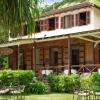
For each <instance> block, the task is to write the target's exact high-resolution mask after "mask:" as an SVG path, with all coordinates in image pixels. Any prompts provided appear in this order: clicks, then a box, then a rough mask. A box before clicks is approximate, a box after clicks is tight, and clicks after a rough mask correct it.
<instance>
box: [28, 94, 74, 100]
mask: <svg viewBox="0 0 100 100" xmlns="http://www.w3.org/2000/svg"><path fill="white" fill-rule="evenodd" d="M26 100H73V95H72V94H45V95H30V96H26Z"/></svg>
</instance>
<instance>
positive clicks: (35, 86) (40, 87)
mask: <svg viewBox="0 0 100 100" xmlns="http://www.w3.org/2000/svg"><path fill="white" fill-rule="evenodd" d="M48 89H49V88H48V85H47V84H44V83H43V82H36V83H31V84H29V85H28V86H27V87H26V88H25V92H26V93H34V94H44V93H47V92H48Z"/></svg>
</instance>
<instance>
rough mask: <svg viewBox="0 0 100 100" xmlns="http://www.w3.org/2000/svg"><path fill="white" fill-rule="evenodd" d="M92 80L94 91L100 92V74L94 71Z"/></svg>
mask: <svg viewBox="0 0 100 100" xmlns="http://www.w3.org/2000/svg"><path fill="white" fill-rule="evenodd" d="M90 81H91V89H92V91H94V92H100V74H98V73H93V74H92V75H91V76H90Z"/></svg>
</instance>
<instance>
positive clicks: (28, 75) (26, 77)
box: [0, 70, 34, 86]
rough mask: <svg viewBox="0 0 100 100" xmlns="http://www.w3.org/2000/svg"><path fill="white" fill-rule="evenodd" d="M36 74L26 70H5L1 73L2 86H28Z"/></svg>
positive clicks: (0, 82) (0, 81)
mask: <svg viewBox="0 0 100 100" xmlns="http://www.w3.org/2000/svg"><path fill="white" fill-rule="evenodd" d="M33 77H34V74H33V72H32V71H28V70H27V71H24V70H16V71H12V70H3V71H0V84H1V85H7V86H10V85H25V86H26V85H28V84H29V83H31V82H32V80H33Z"/></svg>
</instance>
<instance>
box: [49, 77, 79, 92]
mask: <svg viewBox="0 0 100 100" xmlns="http://www.w3.org/2000/svg"><path fill="white" fill-rule="evenodd" d="M47 79H48V83H49V86H50V88H51V91H53V92H66V93H70V92H73V90H74V89H75V88H76V87H77V88H78V87H80V79H79V76H78V75H70V76H68V75H49V76H48V77H47Z"/></svg>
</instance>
